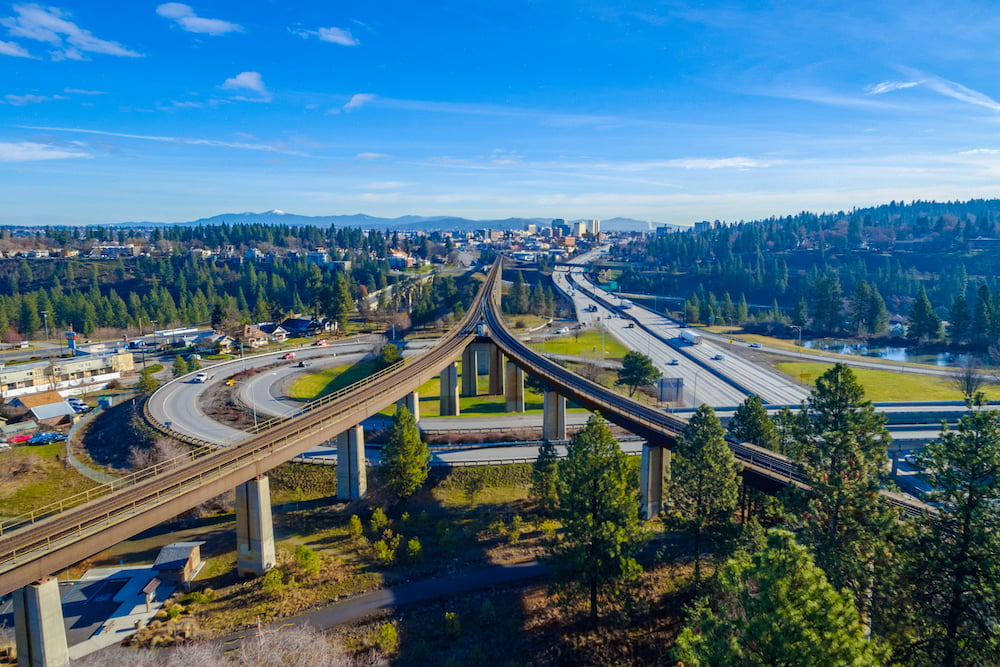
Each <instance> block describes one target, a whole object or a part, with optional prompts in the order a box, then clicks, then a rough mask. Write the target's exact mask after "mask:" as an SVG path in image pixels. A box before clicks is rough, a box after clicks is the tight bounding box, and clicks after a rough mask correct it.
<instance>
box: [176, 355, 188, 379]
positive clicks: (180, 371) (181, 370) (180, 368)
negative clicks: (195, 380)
mask: <svg viewBox="0 0 1000 667" xmlns="http://www.w3.org/2000/svg"><path fill="white" fill-rule="evenodd" d="M188 372H189V370H188V364H187V362H186V361H184V357H182V356H181V355H179V354H178V355H176V356H175V357H174V367H173V373H174V377H175V378H179V377H180V376H182V375H186V374H187V373H188Z"/></svg>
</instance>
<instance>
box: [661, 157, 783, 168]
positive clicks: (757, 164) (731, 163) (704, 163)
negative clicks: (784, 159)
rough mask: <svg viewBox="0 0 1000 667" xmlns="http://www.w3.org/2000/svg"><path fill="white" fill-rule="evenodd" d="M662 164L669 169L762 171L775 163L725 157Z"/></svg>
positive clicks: (686, 159) (682, 159)
mask: <svg viewBox="0 0 1000 667" xmlns="http://www.w3.org/2000/svg"><path fill="white" fill-rule="evenodd" d="M662 164H663V165H664V166H667V167H681V168H683V169H761V168H764V167H770V166H771V165H772V164H773V163H772V162H767V161H764V160H757V159H754V158H749V157H725V158H681V159H678V160H667V161H666V162H664V163H662Z"/></svg>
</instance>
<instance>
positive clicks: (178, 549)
mask: <svg viewBox="0 0 1000 667" xmlns="http://www.w3.org/2000/svg"><path fill="white" fill-rule="evenodd" d="M203 544H204V542H173V543H172V544H168V545H167V546H165V547H163V548H162V549H160V553H159V554H158V555H157V556H156V560H155V561H154V562H153V569H154V570H180V569H182V568H183V567H184V565H185V564H186V563H187V562H188V558H190V557H191V554H192V553H193V552H194V551H195V550H197V549H199V548H200V547H201V545H203Z"/></svg>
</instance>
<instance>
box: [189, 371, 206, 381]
mask: <svg viewBox="0 0 1000 667" xmlns="http://www.w3.org/2000/svg"><path fill="white" fill-rule="evenodd" d="M207 379H208V373H198V374H197V375H195V376H194V379H193V380H191V382H197V383H201V382H204V381H205V380H207Z"/></svg>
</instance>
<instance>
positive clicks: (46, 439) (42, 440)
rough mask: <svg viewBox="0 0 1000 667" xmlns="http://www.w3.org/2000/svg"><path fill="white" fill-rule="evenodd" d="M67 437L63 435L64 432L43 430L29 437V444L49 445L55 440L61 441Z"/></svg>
mask: <svg viewBox="0 0 1000 667" xmlns="http://www.w3.org/2000/svg"><path fill="white" fill-rule="evenodd" d="M65 439H66V436H65V435H63V434H62V433H52V432H43V433H36V434H35V435H33V436H31V437H30V438H28V444H29V445H49V444H52V443H53V442H60V441H62V440H65Z"/></svg>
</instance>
